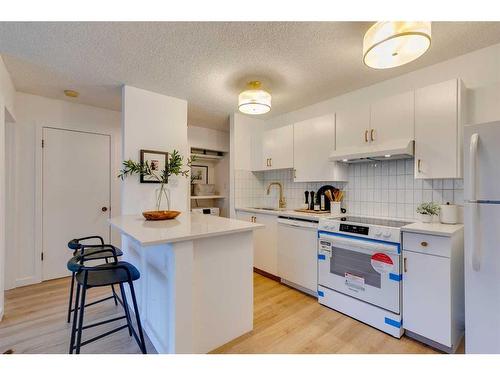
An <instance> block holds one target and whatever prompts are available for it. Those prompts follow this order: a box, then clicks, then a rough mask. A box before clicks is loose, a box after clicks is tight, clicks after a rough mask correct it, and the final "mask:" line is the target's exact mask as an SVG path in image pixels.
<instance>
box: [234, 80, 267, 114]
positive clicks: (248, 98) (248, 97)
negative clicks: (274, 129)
mask: <svg viewBox="0 0 500 375" xmlns="http://www.w3.org/2000/svg"><path fill="white" fill-rule="evenodd" d="M260 87H261V83H260V81H251V82H249V83H248V89H247V90H245V91H242V92H241V94H240V95H239V97H238V109H239V110H240V112H243V113H246V114H249V115H261V114H263V113H267V112H269V111H270V110H271V94H269V93H268V92H267V91H265V90H262V89H261V88H260Z"/></svg>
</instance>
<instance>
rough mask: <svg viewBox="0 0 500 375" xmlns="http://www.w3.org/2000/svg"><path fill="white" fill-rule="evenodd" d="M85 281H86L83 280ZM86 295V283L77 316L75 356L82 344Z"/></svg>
mask: <svg viewBox="0 0 500 375" xmlns="http://www.w3.org/2000/svg"><path fill="white" fill-rule="evenodd" d="M85 281H86V280H85ZM86 294H87V283H86V282H85V283H84V284H83V287H82V300H81V302H80V306H81V307H80V314H79V316H78V335H77V336H76V354H80V344H81V343H82V328H83V315H84V313H85V295H86Z"/></svg>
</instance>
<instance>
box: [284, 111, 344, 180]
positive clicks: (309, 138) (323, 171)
mask: <svg viewBox="0 0 500 375" xmlns="http://www.w3.org/2000/svg"><path fill="white" fill-rule="evenodd" d="M334 148H335V115H333V114H332V115H326V116H321V117H316V118H313V119H309V120H305V121H301V122H298V123H296V124H294V125H293V166H294V169H295V178H294V180H295V182H308V181H344V180H346V179H347V176H346V175H347V173H346V169H347V168H346V166H345V165H342V163H336V162H331V161H329V160H328V157H329V156H330V154H331V152H332V151H333V150H334Z"/></svg>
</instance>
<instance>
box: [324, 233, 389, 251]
mask: <svg viewBox="0 0 500 375" xmlns="http://www.w3.org/2000/svg"><path fill="white" fill-rule="evenodd" d="M320 238H322V239H327V240H328V241H330V242H331V244H332V245H334V246H337V247H338V246H339V245H340V246H342V245H343V246H348V247H349V250H352V251H356V250H355V248H356V247H357V248H360V249H363V250H370V251H389V252H396V253H397V251H398V247H397V245H391V244H384V243H371V242H367V241H364V240H362V239H360V240H354V239H349V238H340V237H339V238H335V237H320ZM353 248H354V249H353Z"/></svg>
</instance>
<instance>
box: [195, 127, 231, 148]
mask: <svg viewBox="0 0 500 375" xmlns="http://www.w3.org/2000/svg"><path fill="white" fill-rule="evenodd" d="M188 140H189V144H190V145H191V147H194V148H200V149H204V150H212V151H223V152H228V151H229V133H228V132H223V131H220V130H215V129H208V128H200V127H198V126H188Z"/></svg>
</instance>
